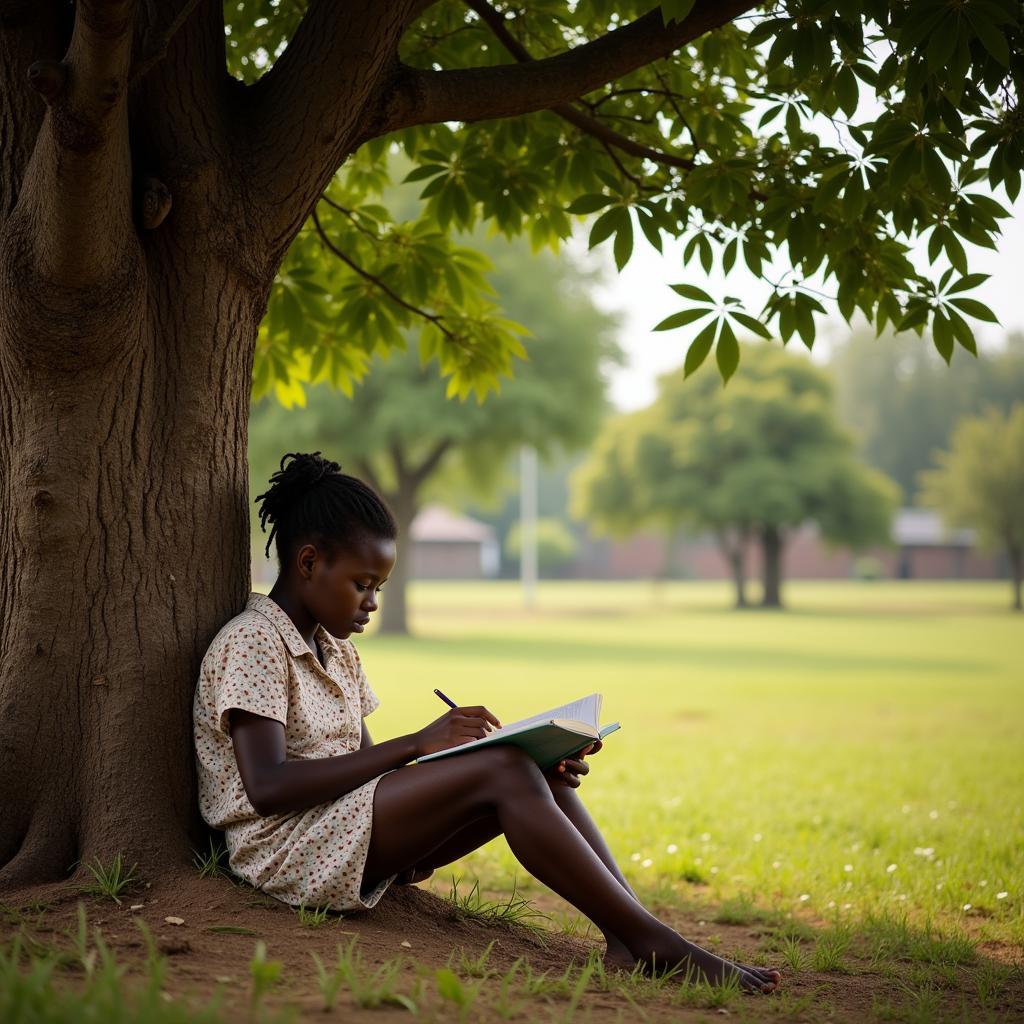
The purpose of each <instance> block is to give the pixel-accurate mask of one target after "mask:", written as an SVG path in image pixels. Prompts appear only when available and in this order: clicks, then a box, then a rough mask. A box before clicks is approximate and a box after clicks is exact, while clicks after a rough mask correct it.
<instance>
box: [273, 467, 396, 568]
mask: <svg viewBox="0 0 1024 1024" xmlns="http://www.w3.org/2000/svg"><path fill="white" fill-rule="evenodd" d="M289 459H291V460H292V461H291V462H288V465H287V466H286V465H285V463H286V462H287V461H288V460H289ZM256 502H257V503H259V502H262V503H263V504H262V506H261V507H260V529H261V530H263V531H264V532H265V531H266V528H267V527H266V524H267V523H268V522H270V523H272V524H273V525H272V527H271V530H270V536H269V537H268V538H267V547H266V554H267V556H268V557H269V555H270V542H271V541H272V540H274V538H275V536H276V538H277V557H278V560H279V561H280V563H281V567H282V568H284V566H285V565H287V563H288V560H289V559H290V558H291V555H292V552H293V551H294V550H296V546H297V543H298V541H299V540H311V541H313V542H315V543H317V544H319V545H321V546H322V547H324V548H325V549H326V551H327V553H328V557H330V558H333V557H334V554H335V553H336V552H337V550H338V549H339V548H341V547H344V546H345V545H346V544H349V543H351V542H352V541H353V540H354V539H356V538H357V537H359V536H360V535H362V536H366V535H369V536H371V537H380V538H382V539H385V540H394V539H395V537H396V536H397V534H398V527H397V525H396V523H395V517H394V516H393V515H392V514H391V510H390V509H389V508H388V507H387V505H385V504H384V502H383V501H382V500H381V498H380V496H379V495H378V494H377V492H376V491H374V490H373V488H372V487H368V486H367V485H366V484H364V483H363V482H362V480H357V479H356V478H355V477H354V476H349V475H348V474H347V473H342V472H341V466H339V465H338V463H337V462H331V461H330V459H325V458H323V457H322V456H321V454H320V452H313V454H312V455H303V454H299V453H298V452H288V453H287V454H286V455H285V456H284V457H283V458H282V459H281V468H280V469H279V470H278V471H277V472H276V473H274V475H273V476H272V477H271V478H270V490H269V491H265V492H264V493H263V494H260V495H257V497H256Z"/></svg>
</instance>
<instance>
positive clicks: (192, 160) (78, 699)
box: [0, 0, 411, 888]
mask: <svg viewBox="0 0 1024 1024" xmlns="http://www.w3.org/2000/svg"><path fill="white" fill-rule="evenodd" d="M58 9H59V5H57V4H35V3H31V2H26V0H2V2H0V189H2V192H0V730H2V742H0V888H6V887H10V886H15V885H20V884H27V883H31V882H35V881H42V880H49V879H57V878H62V877H66V875H67V873H68V872H69V870H70V869H72V868H73V867H74V865H75V864H76V863H78V862H82V863H83V864H84V863H92V862H93V861H94V860H95V859H99V860H101V861H103V862H104V863H109V862H110V860H111V859H112V858H113V856H114V855H115V854H116V853H118V852H123V853H124V855H125V857H126V858H127V860H128V862H129V863H131V862H133V861H137V862H138V863H139V866H140V869H141V870H142V871H143V872H144V873H145V872H156V871H158V870H165V869H167V868H168V867H174V866H181V865H184V864H186V863H187V861H188V859H189V846H190V845H191V844H192V843H193V842H194V841H195V839H196V837H197V836H198V835H199V834H200V833H201V829H202V823H201V821H200V819H199V816H198V811H197V805H196V798H195V781H194V774H193V760H194V756H193V753H192V741H191V729H192V716H191V707H192V695H193V691H194V686H195V680H196V676H197V670H198V667H199V662H200V660H201V658H202V655H203V653H204V652H205V650H206V648H207V646H208V644H209V642H210V640H211V639H212V637H213V636H214V634H215V633H216V632H217V630H218V629H219V628H220V627H221V626H222V625H223V624H224V622H225V621H226V620H227V619H228V618H230V617H231V616H232V615H235V614H237V613H238V612H239V611H241V609H242V608H243V606H244V603H245V598H246V594H247V591H248V589H249V531H248V522H247V504H248V496H247V471H246V440H247V437H246V435H247V416H248V407H249V393H250V387H251V375H252V361H253V354H254V345H255V339H256V332H257V328H258V325H259V322H260V319H261V317H262V315H263V312H264V310H265V308H266V300H267V295H268V294H269V289H270V285H271V282H272V280H273V277H274V274H275V272H276V268H277V266H278V265H279V263H280V260H281V259H282V257H283V255H284V253H285V251H286V249H287V246H288V244H289V243H290V241H291V239H292V238H293V237H294V235H295V233H296V232H297V231H298V229H299V227H300V226H301V224H302V222H303V221H304V219H305V217H306V216H307V215H308V212H309V209H310V207H311V205H312V203H314V202H315V200H316V197H317V196H318V195H319V194H320V191H321V190H322V189H323V187H324V185H325V183H326V181H327V180H328V179H329V177H330V175H331V174H332V173H333V172H334V170H335V169H336V168H337V166H338V164H339V163H340V162H341V161H342V160H343V159H344V157H345V155H346V154H347V153H348V152H350V151H351V150H352V149H353V148H354V147H355V146H356V145H357V144H358V142H359V141H360V133H361V132H362V133H365V132H366V124H365V121H366V118H367V117H369V116H370V114H369V113H368V112H367V110H366V109H365V108H366V104H367V103H368V102H369V100H368V97H369V96H370V94H371V92H372V89H373V88H374V83H375V82H376V81H379V79H380V78H381V77H382V76H383V74H384V71H385V69H386V67H387V58H388V56H389V55H391V54H393V52H394V45H395V42H396V40H397V37H398V34H399V32H400V29H401V19H402V18H403V17H405V18H407V17H408V13H409V10H410V9H411V5H410V4H396V5H395V6H394V7H393V8H392V7H389V8H388V12H387V13H386V14H385V13H383V12H381V11H379V10H378V11H377V13H376V14H374V13H373V9H372V8H371V7H370V6H369V5H368V6H367V7H366V10H365V11H364V12H362V13H364V14H365V15H366V17H367V18H372V19H375V20H374V21H373V24H372V32H371V30H370V28H366V26H365V25H363V24H361V23H359V22H357V21H356V20H355V18H356V16H355V14H354V13H353V12H352V11H350V10H349V8H348V7H347V6H346V14H347V16H349V17H350V19H351V20H350V23H349V25H348V32H347V34H343V35H342V36H339V37H338V38H340V39H341V42H340V43H339V42H338V41H337V39H336V38H335V36H334V35H331V37H330V39H331V42H330V43H329V46H331V47H333V49H332V50H330V52H329V53H328V54H327V56H328V58H330V59H331V60H334V61H335V63H332V64H331V67H332V68H333V67H335V64H336V65H337V66H338V67H342V68H344V76H343V77H344V86H345V89H344V90H343V89H342V88H341V87H340V86H339V88H338V89H336V90H335V91H334V92H333V93H330V92H329V90H328V92H329V95H326V96H325V97H324V98H323V110H322V112H321V114H322V116H308V117H303V115H302V113H301V112H300V111H298V110H296V109H294V101H295V97H294V96H293V95H292V94H291V92H290V91H289V90H294V89H298V90H300V92H301V91H302V90H303V89H304V85H303V76H302V74H301V73H296V74H295V75H294V76H293V78H294V80H293V79H292V78H289V77H287V76H286V75H285V74H284V72H282V73H281V75H280V76H278V80H277V81H276V82H267V83H266V84H265V85H264V84H263V83H261V88H260V89H254V90H251V91H248V94H247V91H246V90H244V89H243V88H242V87H241V85H240V84H239V83H237V82H235V81H234V80H233V79H230V78H229V77H228V76H227V74H226V71H225V66H224V25H223V13H222V12H223V9H222V6H221V3H220V0H198V3H186V2H185V0H177V2H175V3H163V2H157V3H147V4H145V5H143V4H141V3H134V2H133V0H79V2H78V3H77V4H76V5H74V8H72V7H71V5H66V10H67V12H70V18H68V19H65V20H67V21H68V23H67V24H63V23H61V22H59V20H57V19H55V18H53V17H50V16H49V14H48V13H47V12H50V11H53V10H58ZM353 10H354V9H353ZM179 13H184V14H187V15H188V18H187V19H177V21H175V24H174V26H173V28H174V30H175V32H174V34H173V38H172V37H171V35H170V34H168V30H169V27H170V26H169V23H170V22H171V21H172V20H174V19H175V17H176V16H177V15H178V14H179ZM336 16H337V9H336V8H335V7H334V6H333V5H323V4H320V5H317V8H316V17H315V18H314V19H313V22H311V24H310V25H309V26H307V27H306V30H305V32H304V34H302V35H301V38H299V37H297V39H296V40H295V41H293V46H290V47H289V54H290V55H292V61H293V62H298V63H299V64H300V65H301V67H300V69H299V71H300V72H302V73H304V74H306V75H313V76H316V75H318V74H320V73H321V65H320V64H319V63H318V62H317V60H315V59H314V58H315V57H317V54H316V53H315V52H314V47H315V46H316V45H321V46H323V45H324V43H323V40H324V38H325V37H324V30H323V28H322V26H319V23H318V20H317V19H320V20H322V19H328V20H329V19H331V18H333V17H336ZM161 17H162V18H163V19H164V20H163V21H161ZM72 18H73V19H74V24H73V25H72V24H71V23H70V21H71V19H72ZM149 18H152V19H155V21H154V23H152V24H149V23H147V19H149ZM389 23H390V24H389ZM360 28H365V29H366V31H364V32H360V31H359V29H360ZM367 33H369V34H367ZM389 33H390V34H389ZM318 40H319V42H318ZM339 47H340V49H339ZM348 47H351V48H352V51H353V52H352V53H348V52H347V48H348ZM65 52H66V56H65V58H64V61H63V62H61V63H60V64H58V63H57V59H58V58H60V57H61V55H62V54H65ZM133 57H134V60H133ZM40 58H44V59H45V60H44V63H43V64H35V65H34V67H33V68H32V73H31V75H30V74H29V68H30V65H33V62H36V61H38V60H39V59H40ZM319 58H320V59H321V60H322V59H324V55H323V54H320V55H319ZM281 63H282V64H283V63H285V62H284V61H282V62H281ZM328 63H330V61H328ZM140 65H141V67H140ZM277 70H278V69H277V68H275V72H276V71H277ZM375 76H376V77H375ZM270 77H271V76H268V78H270ZM30 79H31V82H32V84H33V85H34V86H35V91H33V88H32V87H30V85H29V80H30ZM329 84H331V85H332V86H333V85H335V84H337V83H329ZM44 101H45V102H44ZM302 109H303V111H305V107H303V108H302ZM305 112H306V113H307V114H308V111H305ZM254 126H255V127H256V128H257V129H258V132H255V131H254V133H253V134H252V135H249V136H247V134H246V130H247V129H253V128H254ZM362 137H365V134H364V135H363V136H362ZM300 141H302V142H303V143H304V144H303V145H302V146H300V145H299V143H300ZM300 156H302V157H303V158H302V159H300ZM153 176H155V177H158V178H159V179H160V181H156V180H155V178H154V177H153ZM169 210H170V211H171V212H170V214H168V211H169ZM79 870H80V871H83V870H84V868H80V869H79Z"/></svg>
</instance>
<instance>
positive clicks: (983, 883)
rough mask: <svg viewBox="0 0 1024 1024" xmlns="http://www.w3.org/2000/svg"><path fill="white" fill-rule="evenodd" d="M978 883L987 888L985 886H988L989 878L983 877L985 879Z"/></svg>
mask: <svg viewBox="0 0 1024 1024" xmlns="http://www.w3.org/2000/svg"><path fill="white" fill-rule="evenodd" d="M978 885H980V886H981V887H982V889H984V888H985V886H986V885H988V879H987V878H983V879H982V880H981V881H980V882H979V883H978Z"/></svg>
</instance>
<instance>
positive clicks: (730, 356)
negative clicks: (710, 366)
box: [715, 320, 740, 382]
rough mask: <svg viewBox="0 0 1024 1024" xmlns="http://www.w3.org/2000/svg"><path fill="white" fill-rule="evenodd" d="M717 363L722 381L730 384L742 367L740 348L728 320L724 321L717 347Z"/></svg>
mask: <svg viewBox="0 0 1024 1024" xmlns="http://www.w3.org/2000/svg"><path fill="white" fill-rule="evenodd" d="M715 361H716V362H717V363H718V372H719V373H720V374H721V375H722V380H723V381H726V382H728V380H729V378H730V377H731V376H732V375H733V374H734V373H735V372H736V367H737V366H739V365H740V346H739V342H738V341H737V340H736V335H735V334H734V333H733V329H732V327H731V326H730V324H729V322H728V320H723V321H722V330H721V333H720V334H719V335H718V343H717V344H716V345H715Z"/></svg>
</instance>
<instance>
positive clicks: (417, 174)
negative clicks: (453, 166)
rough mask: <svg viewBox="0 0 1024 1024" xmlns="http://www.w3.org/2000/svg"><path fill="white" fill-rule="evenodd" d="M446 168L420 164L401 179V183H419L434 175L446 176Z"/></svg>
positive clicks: (441, 165) (438, 165)
mask: <svg viewBox="0 0 1024 1024" xmlns="http://www.w3.org/2000/svg"><path fill="white" fill-rule="evenodd" d="M447 171H448V168H447V167H445V166H444V165H443V164H421V165H420V166H419V167H414V168H413V169H412V170H411V171H410V172H409V173H408V174H407V175H406V176H405V177H404V178H403V179H402V182H403V183H405V182H407V181H420V180H421V179H423V178H432V177H434V175H435V174H446V173H447Z"/></svg>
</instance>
